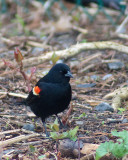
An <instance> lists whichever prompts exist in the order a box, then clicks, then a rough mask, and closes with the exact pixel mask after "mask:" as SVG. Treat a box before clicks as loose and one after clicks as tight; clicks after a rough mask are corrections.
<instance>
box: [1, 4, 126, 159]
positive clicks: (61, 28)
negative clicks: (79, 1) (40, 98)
mask: <svg viewBox="0 0 128 160" xmlns="http://www.w3.org/2000/svg"><path fill="white" fill-rule="evenodd" d="M8 3H9V2H8ZM8 5H9V8H8V12H7V13H4V14H1V18H0V19H1V25H0V37H1V38H0V58H1V60H0V62H1V63H0V131H1V132H0V136H1V137H0V138H1V142H4V141H5V142H6V144H5V145H0V157H1V158H0V159H3V160H5V159H9V160H11V159H13V160H14V159H16V160H22V159H23V160H36V159H37V160H38V159H58V160H59V159H65V160H66V159H78V156H79V154H80V156H81V159H82V157H84V156H86V153H85V154H82V153H80V150H81V149H82V148H83V146H84V144H86V143H90V144H100V143H103V142H106V141H109V140H113V141H114V140H115V137H113V136H111V134H110V133H111V131H113V130H117V131H122V130H128V122H122V121H123V120H124V119H127V118H128V117H127V115H128V110H127V109H128V107H127V101H123V102H122V104H121V107H120V108H125V109H124V110H123V111H122V110H121V109H120V110H118V111H114V112H110V111H105V112H98V111H96V110H95V107H96V106H97V105H99V104H100V103H102V102H106V103H109V104H110V105H111V104H112V99H109V100H106V99H104V96H105V95H107V94H108V93H111V92H112V91H114V90H115V89H117V88H120V87H123V86H127V85H128V80H127V74H128V65H127V61H128V54H127V53H123V52H119V51H117V50H111V49H102V50H100V49H99V50H98V49H96V50H95V49H94V50H85V51H82V52H80V53H79V54H77V55H76V56H74V57H70V58H66V59H61V57H57V55H55V57H54V58H51V59H49V60H48V61H45V62H43V63H41V64H37V65H36V66H33V63H34V62H32V64H31V66H30V67H29V66H27V67H24V70H25V72H26V73H27V74H28V75H30V73H31V68H32V67H36V68H37V69H36V72H35V73H34V75H33V77H32V79H31V82H30V84H31V86H34V84H35V83H36V82H37V81H38V80H39V79H40V78H41V77H42V76H43V75H45V74H46V73H47V72H48V70H49V69H50V68H51V67H52V65H53V64H52V63H54V62H55V61H57V60H58V59H59V60H60V61H61V62H64V63H66V64H68V65H69V66H70V68H71V71H72V73H73V75H74V78H73V79H71V82H70V83H71V86H72V102H71V106H72V107H73V109H72V112H71V114H70V116H69V117H68V120H67V127H66V129H60V130H59V133H62V132H64V131H66V130H70V129H73V128H75V127H76V126H78V127H79V129H78V132H77V137H78V139H79V141H80V143H82V144H81V145H80V148H79V149H78V150H77V151H78V153H76V154H73V153H72V154H71V155H70V153H63V151H62V150H61V149H60V148H59V147H60V143H61V142H62V140H52V139H50V140H49V139H47V138H46V137H45V134H44V132H43V126H42V123H41V121H40V119H39V118H36V117H35V116H34V115H33V114H32V112H31V110H30V108H29V107H26V106H24V105H15V103H16V102H20V101H22V100H23V98H21V97H16V96H15V95H13V94H12V95H11V94H10V95H9V94H2V92H5V93H16V94H17V93H20V94H22V95H24V94H28V89H27V87H26V84H25V81H24V78H23V77H22V75H21V74H20V72H18V71H17V70H15V68H16V67H17V66H16V67H15V68H13V67H12V69H10V68H11V67H9V66H8V65H4V63H3V59H4V60H5V61H6V62H7V61H8V62H10V63H8V64H15V59H14V48H15V47H18V48H19V49H20V51H21V53H22V54H23V56H24V59H29V58H31V57H33V61H34V57H35V58H36V57H37V56H40V55H43V54H47V52H49V51H57V50H63V49H66V48H69V47H70V46H72V45H75V44H76V43H86V42H94V41H113V42H117V43H119V44H123V45H125V46H127V45H128V40H127V39H125V38H120V36H119V35H117V34H115V30H116V28H117V26H118V25H119V24H120V23H121V22H122V21H123V20H124V18H125V16H124V15H122V16H121V17H120V18H118V22H117V24H116V25H112V24H111V23H110V21H109V20H108V19H107V17H106V16H105V15H104V14H103V13H100V14H99V15H97V17H96V18H95V19H94V21H93V22H90V21H89V19H88V17H87V15H86V14H85V13H83V11H82V10H80V9H75V11H73V12H69V11H71V8H70V7H72V6H70V5H68V10H65V11H64V10H62V9H61V8H60V7H57V5H54V6H53V7H52V9H51V10H50V11H49V15H46V14H44V11H43V6H42V5H39V2H38V3H37V5H36V3H35V4H31V5H30V6H29V7H28V8H27V9H28V11H26V12H25V11H24V10H23V8H22V7H20V6H18V5H16V4H12V5H11V4H8ZM107 11H108V14H110V15H111V16H112V19H113V21H115V19H116V17H118V15H119V14H120V12H117V11H113V10H107ZM90 12H91V11H90ZM15 14H17V15H20V16H21V17H22V18H21V17H20V16H19V17H18V16H17V17H15ZM74 26H77V29H74ZM78 27H80V28H83V30H84V32H85V31H87V33H84V32H81V31H79V29H78ZM127 31H128V30H127V28H126V31H125V34H128V33H127ZM32 42H33V43H32ZM96 54H101V56H99V57H96V58H92V60H89V61H88V62H86V61H85V60H86V59H87V58H88V57H92V56H93V55H96ZM106 60H109V62H111V61H113V60H118V61H120V62H123V63H124V67H122V68H121V69H118V70H114V69H110V68H109V67H108V64H107V63H106V62H105V61H106ZM34 64H35V63H34ZM107 74H112V77H110V78H108V79H106V80H103V79H102V78H103V77H104V76H105V75H107ZM94 75H96V76H98V78H97V79H93V78H91V77H92V76H94ZM93 83H94V84H95V85H94V86H92V87H89V88H86V87H84V84H93ZM67 112H68V110H66V111H65V112H64V113H60V114H59V116H60V117H61V118H64V116H65V114H66V113H67ZM83 113H85V114H83ZM81 115H82V116H81ZM112 120H114V121H112ZM54 121H55V116H52V117H49V118H47V124H53V123H54ZM25 124H32V125H33V126H34V127H35V129H34V131H29V130H25V129H23V126H24V125H25ZM48 131H51V130H50V129H48ZM29 135H33V136H30V137H29ZM23 136H24V137H27V136H28V137H27V138H24V137H23ZM16 137H18V139H20V138H21V137H22V138H23V139H22V140H21V141H20V140H16ZM13 138H14V139H13ZM6 140H7V141H6ZM13 140H14V142H13ZM15 140H16V141H15ZM1 142H0V143H1ZM71 143H72V142H71ZM71 152H72V151H71ZM91 153H92V152H90V153H89V154H91ZM94 153H95V151H94ZM79 159H80V158H79ZM88 159H94V157H91V158H90V157H89V158H88Z"/></svg>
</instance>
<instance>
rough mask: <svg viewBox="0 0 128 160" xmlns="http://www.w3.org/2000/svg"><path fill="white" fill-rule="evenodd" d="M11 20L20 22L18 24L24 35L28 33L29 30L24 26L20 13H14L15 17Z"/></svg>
mask: <svg viewBox="0 0 128 160" xmlns="http://www.w3.org/2000/svg"><path fill="white" fill-rule="evenodd" d="M12 22H14V23H17V24H20V26H21V27H22V29H23V31H24V33H25V35H30V32H29V30H28V29H27V28H26V25H25V21H24V19H23V18H22V17H21V16H20V15H18V14H16V15H15V19H13V20H12Z"/></svg>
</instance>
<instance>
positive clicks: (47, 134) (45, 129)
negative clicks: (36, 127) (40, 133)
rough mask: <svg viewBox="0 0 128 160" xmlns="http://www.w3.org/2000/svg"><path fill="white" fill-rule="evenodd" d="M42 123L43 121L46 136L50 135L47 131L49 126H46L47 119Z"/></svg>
mask: <svg viewBox="0 0 128 160" xmlns="http://www.w3.org/2000/svg"><path fill="white" fill-rule="evenodd" d="M42 123H43V126H44V130H45V134H46V137H49V133H48V132H47V128H46V124H45V121H44V120H42Z"/></svg>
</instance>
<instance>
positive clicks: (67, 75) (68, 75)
mask: <svg viewBox="0 0 128 160" xmlns="http://www.w3.org/2000/svg"><path fill="white" fill-rule="evenodd" d="M65 77H70V78H73V75H72V73H71V72H70V71H68V72H67V73H66V74H65Z"/></svg>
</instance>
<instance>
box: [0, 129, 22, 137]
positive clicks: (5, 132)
mask: <svg viewBox="0 0 128 160" xmlns="http://www.w3.org/2000/svg"><path fill="white" fill-rule="evenodd" d="M19 131H20V129H15V130H9V131H4V132H0V136H1V135H4V134H9V133H15V132H19Z"/></svg>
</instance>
